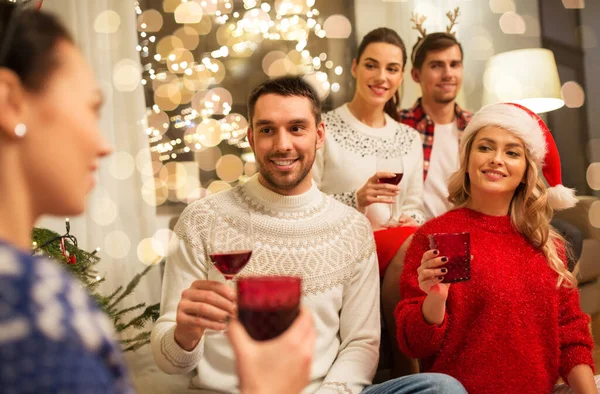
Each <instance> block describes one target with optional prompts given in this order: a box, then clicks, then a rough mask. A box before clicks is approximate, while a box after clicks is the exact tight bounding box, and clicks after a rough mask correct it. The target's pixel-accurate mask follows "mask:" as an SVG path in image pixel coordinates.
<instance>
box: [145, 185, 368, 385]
mask: <svg viewBox="0 0 600 394" xmlns="http://www.w3.org/2000/svg"><path fill="white" fill-rule="evenodd" d="M231 206H238V207H242V208H243V209H250V210H252V213H253V227H254V236H255V241H256V242H257V245H258V246H257V247H256V248H255V249H254V251H253V254H252V259H251V260H250V262H249V263H248V265H247V266H246V267H245V268H244V270H243V271H242V272H241V274H240V275H257V274H258V275H296V276H301V277H302V279H303V289H302V290H303V296H302V304H303V305H305V306H307V307H308V308H310V310H311V311H312V312H313V317H314V321H315V328H316V330H317V341H316V347H315V354H314V359H313V367H312V372H311V382H310V384H309V386H308V387H307V388H306V390H305V392H306V393H315V392H317V393H340V394H341V393H344V394H345V393H360V391H361V390H362V389H363V388H364V387H365V386H366V385H368V384H370V383H371V380H372V378H373V376H374V374H375V370H376V368H377V363H378V356H379V336H380V313H379V274H378V271H377V257H376V254H375V248H374V242H373V235H372V231H371V228H370V225H369V223H368V222H367V220H365V218H364V216H362V215H360V214H359V213H358V212H357V211H356V210H354V209H351V208H349V207H348V206H346V205H343V204H341V203H339V202H337V201H335V200H334V199H333V198H331V197H328V196H327V195H325V194H323V193H322V192H320V191H319V190H318V189H317V187H316V186H315V185H313V187H312V188H311V189H310V190H309V191H308V192H306V193H304V194H302V195H298V196H283V195H280V194H277V193H274V192H272V191H270V190H268V189H267V188H265V187H263V186H262V185H261V184H260V183H259V181H258V177H257V176H255V177H253V178H251V179H250V180H249V181H248V182H247V183H245V184H244V185H241V186H238V187H236V188H233V189H230V190H227V191H224V192H220V193H217V194H215V195H212V196H209V197H207V198H204V199H202V200H200V201H197V202H195V203H193V204H191V205H190V206H188V207H187V208H186V210H185V211H184V212H183V214H182V216H181V218H180V219H179V222H178V223H177V225H176V227H175V232H176V234H177V235H178V237H179V239H180V240H179V241H178V242H179V247H178V250H177V251H176V252H175V253H174V255H173V256H171V257H169V258H168V259H167V264H166V270H165V275H164V283H163V291H162V302H161V316H160V318H159V319H158V321H157V322H156V325H155V327H154V329H153V330H152V349H153V353H154V358H155V360H156V362H157V364H158V366H159V367H160V368H161V369H162V370H163V371H165V372H167V373H170V374H185V373H189V372H191V371H194V370H195V373H194V377H193V378H192V381H191V385H192V386H193V387H196V388H198V389H201V390H202V391H199V392H204V393H211V392H227V393H229V392H232V393H235V392H238V391H239V389H238V379H237V377H236V375H235V364H234V356H233V351H232V349H231V347H230V345H229V343H228V340H227V337H226V336H225V335H224V334H221V333H217V334H214V333H213V334H210V335H209V334H205V336H204V337H203V338H202V340H201V341H200V343H199V344H198V346H197V347H196V348H195V349H194V350H192V351H190V352H186V351H184V350H183V349H181V348H180V347H179V346H178V345H177V344H176V342H175V341H174V338H173V333H174V329H175V315H176V310H177V304H178V303H179V300H180V297H181V293H182V291H183V290H185V289H186V288H188V287H189V286H190V284H191V283H192V282H193V281H194V280H197V279H208V280H223V279H222V275H221V274H220V273H219V271H217V270H216V268H214V266H213V265H212V263H211V262H210V261H209V260H208V256H207V254H206V251H205V245H206V242H207V237H208V231H209V229H210V223H211V221H212V220H213V219H214V217H215V213H216V212H221V211H225V210H227V209H228V207H231Z"/></svg>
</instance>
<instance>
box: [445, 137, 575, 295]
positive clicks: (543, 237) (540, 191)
mask: <svg viewBox="0 0 600 394" xmlns="http://www.w3.org/2000/svg"><path fill="white" fill-rule="evenodd" d="M484 128H485V127H484ZM481 130H483V128H482V129H479V130H478V131H476V132H474V133H471V134H469V135H468V136H466V140H464V141H461V148H460V156H459V160H460V168H459V169H458V171H456V172H455V173H454V174H453V175H452V176H451V177H450V180H449V181H448V192H449V195H448V201H450V203H452V204H453V205H454V206H455V208H464V207H465V206H466V205H467V203H468V201H469V199H470V194H469V192H470V186H471V185H470V180H469V176H468V174H467V168H468V166H469V153H470V152H471V147H472V146H473V142H474V141H475V137H476V136H477V134H478V133H479V131H481ZM508 131H510V130H508ZM525 159H526V162H527V168H526V170H525V178H526V180H525V182H524V183H521V184H520V185H519V186H518V187H517V189H516V190H515V193H514V195H513V198H512V200H511V202H510V207H509V214H510V220H511V222H512V224H513V226H514V227H515V228H516V229H517V231H518V232H519V233H521V234H522V235H523V236H524V237H525V238H526V239H527V240H528V241H529V243H531V244H532V245H533V246H534V247H535V248H536V249H540V250H541V251H542V252H543V253H544V255H545V256H546V260H547V261H548V265H549V266H550V268H552V270H554V271H555V272H556V273H557V274H558V282H557V284H556V286H557V287H560V286H561V285H562V286H565V287H567V288H576V287H577V279H576V278H575V276H574V275H573V274H572V273H571V272H569V270H568V269H567V268H566V266H565V263H564V262H563V261H562V260H561V258H560V257H559V255H558V251H557V249H556V246H557V245H558V244H559V243H562V244H563V245H565V258H566V256H567V255H569V253H570V250H569V249H568V248H567V245H566V243H565V240H564V238H563V237H562V236H561V235H560V234H558V233H557V232H556V231H555V230H554V229H553V228H552V227H551V226H550V219H551V218H552V216H553V214H554V210H553V209H552V208H551V207H550V205H549V204H548V195H547V191H546V185H545V184H544V182H543V180H542V179H541V178H540V177H539V174H538V168H537V165H536V164H535V162H534V161H533V159H532V156H531V154H530V152H529V151H528V150H527V149H525Z"/></svg>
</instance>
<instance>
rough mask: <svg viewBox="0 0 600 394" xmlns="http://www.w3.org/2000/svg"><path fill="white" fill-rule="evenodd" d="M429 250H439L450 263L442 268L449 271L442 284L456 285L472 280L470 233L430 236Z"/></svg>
mask: <svg viewBox="0 0 600 394" xmlns="http://www.w3.org/2000/svg"><path fill="white" fill-rule="evenodd" d="M429 249H437V250H439V252H440V254H439V256H445V257H447V258H448V262H447V263H446V264H444V265H443V266H441V267H444V268H446V269H447V270H448V272H447V273H446V274H445V275H444V279H443V280H442V283H455V282H462V281H465V280H469V279H471V238H470V234H469V233H455V234H443V233H441V234H430V235H429ZM441 267H439V268H441Z"/></svg>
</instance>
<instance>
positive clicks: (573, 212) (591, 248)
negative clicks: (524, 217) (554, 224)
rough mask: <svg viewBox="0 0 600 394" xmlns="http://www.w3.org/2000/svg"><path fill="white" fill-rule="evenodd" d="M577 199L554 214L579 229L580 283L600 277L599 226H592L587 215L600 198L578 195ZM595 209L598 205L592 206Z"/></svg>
mask: <svg viewBox="0 0 600 394" xmlns="http://www.w3.org/2000/svg"><path fill="white" fill-rule="evenodd" d="M577 200H578V202H577V205H576V206H574V207H573V208H570V209H566V210H564V211H557V212H556V213H555V215H554V216H555V217H556V218H558V219H562V220H564V221H566V222H569V223H570V224H572V225H574V226H575V227H577V228H578V229H579V231H581V234H582V237H583V249H582V251H581V257H580V258H579V264H578V275H577V276H578V280H579V281H580V283H582V282H587V281H589V280H593V279H595V278H598V277H600V228H596V227H594V226H593V225H592V223H591V222H590V217H589V214H590V208H591V207H592V204H594V203H595V202H597V201H600V199H598V198H597V197H594V196H578V197H577ZM598 204H600V203H598ZM598 204H597V205H598ZM596 209H598V207H595V208H594V210H596ZM599 214H600V211H599Z"/></svg>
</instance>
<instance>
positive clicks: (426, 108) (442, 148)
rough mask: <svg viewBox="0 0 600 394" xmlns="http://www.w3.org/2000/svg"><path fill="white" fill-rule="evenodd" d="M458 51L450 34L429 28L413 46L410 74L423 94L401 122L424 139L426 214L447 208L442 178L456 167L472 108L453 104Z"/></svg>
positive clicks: (458, 83) (459, 72) (460, 56)
mask: <svg viewBox="0 0 600 394" xmlns="http://www.w3.org/2000/svg"><path fill="white" fill-rule="evenodd" d="M462 60H463V50H462V46H461V44H460V43H459V42H458V41H457V40H456V37H454V35H452V34H449V33H441V32H440V33H432V34H428V35H426V36H425V38H421V39H420V40H419V41H418V42H417V44H415V46H414V47H413V50H412V63H413V68H412V70H411V76H412V78H413V80H414V81H415V82H417V83H419V84H420V85H421V91H422V97H421V98H419V99H418V100H417V102H416V103H415V104H414V106H413V107H412V108H410V109H405V110H402V111H400V113H399V115H400V122H402V123H405V124H407V125H409V126H411V127H413V128H415V129H417V130H418V131H419V133H420V134H421V138H422V139H423V160H424V161H423V179H424V182H425V183H424V203H425V215H426V216H427V218H432V217H435V216H438V215H441V214H442V213H444V212H446V211H447V210H448V209H450V205H449V203H448V201H447V200H446V197H447V196H448V188H447V186H446V181H447V180H448V178H449V177H450V175H451V174H452V173H454V172H455V171H456V170H457V169H458V143H459V140H460V136H461V134H462V131H463V130H464V129H465V127H466V126H467V123H468V122H469V120H470V119H471V113H470V112H467V111H464V110H463V109H462V108H460V107H459V106H458V104H456V95H457V94H458V92H459V90H460V87H461V84H462V79H463V62H462Z"/></svg>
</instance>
